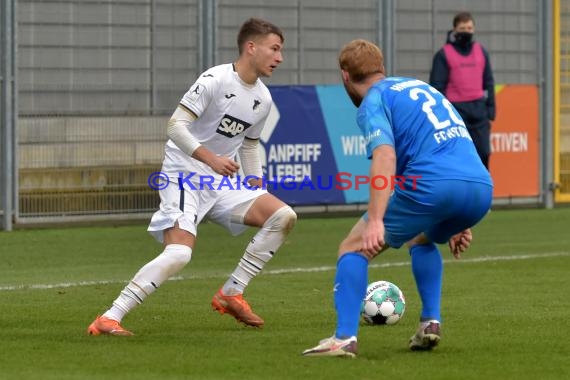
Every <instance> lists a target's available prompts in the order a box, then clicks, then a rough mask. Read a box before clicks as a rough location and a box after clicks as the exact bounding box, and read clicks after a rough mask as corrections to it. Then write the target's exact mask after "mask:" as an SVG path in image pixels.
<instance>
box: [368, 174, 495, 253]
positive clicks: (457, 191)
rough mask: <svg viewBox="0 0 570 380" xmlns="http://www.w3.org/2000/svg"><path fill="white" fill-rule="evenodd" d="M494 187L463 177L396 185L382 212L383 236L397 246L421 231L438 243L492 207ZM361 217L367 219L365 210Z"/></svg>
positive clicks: (479, 217)
mask: <svg viewBox="0 0 570 380" xmlns="http://www.w3.org/2000/svg"><path fill="white" fill-rule="evenodd" d="M492 200H493V187H492V186H491V185H488V184H484V183H479V182H471V181H463V180H441V181H426V180H424V181H418V183H417V188H416V189H415V190H412V189H400V188H399V187H396V189H395V190H394V193H393V194H392V196H391V197H390V200H389V202H388V207H387V209H386V213H385V215H384V229H385V235H384V240H385V241H386V243H388V244H389V245H390V247H393V248H400V247H401V246H402V245H403V244H405V243H406V242H408V241H410V240H411V239H413V238H414V237H416V236H417V235H419V234H420V233H422V232H423V233H425V234H426V235H427V237H428V238H429V239H430V240H431V241H433V242H435V243H438V244H443V243H447V242H448V241H449V239H450V238H451V237H452V236H453V235H455V234H457V233H459V232H461V231H463V230H465V229H467V228H470V227H473V226H474V225H475V224H477V223H478V222H479V221H480V220H481V219H482V218H483V217H484V216H485V215H486V214H487V212H488V211H489V209H490V208H491V202H492ZM363 218H364V219H365V220H368V214H367V213H366V214H364V216H363Z"/></svg>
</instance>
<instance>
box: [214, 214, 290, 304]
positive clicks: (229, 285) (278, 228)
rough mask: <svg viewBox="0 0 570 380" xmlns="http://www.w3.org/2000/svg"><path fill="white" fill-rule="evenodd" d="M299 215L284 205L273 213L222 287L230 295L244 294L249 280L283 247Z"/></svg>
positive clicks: (223, 291)
mask: <svg viewBox="0 0 570 380" xmlns="http://www.w3.org/2000/svg"><path fill="white" fill-rule="evenodd" d="M296 220H297V215H296V214H295V212H294V211H293V209H291V207H289V206H284V207H282V208H280V209H279V210H277V211H276V212H275V213H274V214H273V215H271V216H270V217H269V218H267V220H266V221H265V223H264V224H263V227H262V228H261V229H260V230H259V231H258V232H257V234H255V236H254V237H253V239H251V241H250V243H249V244H248V246H247V248H246V249H245V252H244V254H243V256H242V258H241V259H240V261H239V264H238V266H237V267H236V268H235V270H234V271H233V273H232V275H231V276H230V278H229V279H228V280H227V281H226V283H225V284H224V286H223V287H222V293H224V294H225V295H228V296H233V295H236V294H242V293H243V291H244V289H245V288H246V286H247V285H248V284H249V281H250V280H251V279H252V278H254V277H255V276H257V274H258V273H259V272H261V270H262V269H263V267H264V266H265V264H266V263H267V262H268V261H269V260H270V259H271V258H272V257H273V255H274V254H275V252H276V251H277V250H278V249H279V247H281V245H282V244H283V242H284V241H285V239H286V238H287V235H288V234H289V232H290V231H291V229H292V228H293V226H294V225H295V221H296Z"/></svg>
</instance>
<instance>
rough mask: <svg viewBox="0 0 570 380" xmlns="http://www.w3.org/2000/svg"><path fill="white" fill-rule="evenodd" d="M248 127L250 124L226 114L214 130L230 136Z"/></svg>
mask: <svg viewBox="0 0 570 380" xmlns="http://www.w3.org/2000/svg"><path fill="white" fill-rule="evenodd" d="M249 127H251V124H249V123H246V122H245V121H243V120H240V119H237V118H235V117H233V116H230V115H227V114H226V115H224V117H223V118H222V121H220V125H218V129H217V130H216V132H218V133H219V134H220V135H224V136H226V137H230V138H231V137H235V136H237V135H239V134H240V133H242V132H243V131H245V130H246V129H248V128H249Z"/></svg>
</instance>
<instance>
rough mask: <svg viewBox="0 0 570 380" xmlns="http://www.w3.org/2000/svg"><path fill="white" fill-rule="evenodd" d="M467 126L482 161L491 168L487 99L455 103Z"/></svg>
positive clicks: (489, 122) (489, 123)
mask: <svg viewBox="0 0 570 380" xmlns="http://www.w3.org/2000/svg"><path fill="white" fill-rule="evenodd" d="M453 106H454V107H455V108H456V109H457V111H458V112H459V114H460V115H461V118H462V119H463V121H465V126H466V127H467V130H468V131H469V134H470V135H471V138H472V139H473V143H474V144H475V149H477V154H479V157H480V158H481V162H483V165H485V167H486V168H487V169H489V156H491V121H490V120H489V116H488V112H487V106H486V105H485V100H484V99H481V100H475V101H472V102H462V103H453Z"/></svg>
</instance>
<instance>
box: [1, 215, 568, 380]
mask: <svg viewBox="0 0 570 380" xmlns="http://www.w3.org/2000/svg"><path fill="white" fill-rule="evenodd" d="M355 221H356V217H347V218H329V219H310V218H303V217H301V218H300V220H299V222H298V224H297V226H296V228H295V230H294V231H293V232H292V234H291V236H290V238H289V240H288V241H287V243H286V244H285V245H284V246H283V248H282V249H281V250H280V251H279V252H278V253H277V254H276V256H275V258H274V259H273V260H272V261H271V262H270V263H269V264H268V265H267V267H266V268H265V270H264V272H263V273H262V274H261V275H260V276H258V277H257V278H256V279H255V280H253V281H252V283H251V284H250V286H249V287H248V289H247V292H246V297H247V299H248V300H249V301H250V303H251V305H252V307H253V308H254V310H255V311H256V312H257V313H259V314H260V315H261V316H262V317H263V318H264V319H265V321H266V326H265V327H264V328H263V329H253V328H247V327H244V326H242V325H239V324H238V323H236V322H235V321H234V320H233V318H231V317H228V316H220V315H219V314H217V313H214V312H213V311H212V310H211V309H210V300H211V297H212V295H213V294H214V293H215V291H216V290H217V289H218V288H219V287H220V285H221V284H222V283H223V282H224V281H225V280H226V278H227V275H228V274H229V273H230V272H231V271H232V270H233V268H234V267H235V265H236V264H237V262H238V259H239V257H240V256H241V254H242V250H243V248H244V247H245V244H246V243H247V241H248V239H249V237H251V236H252V234H253V232H254V231H250V232H248V233H246V234H244V235H243V236H240V237H237V238H232V237H230V236H229V235H228V234H226V233H225V232H224V231H223V230H222V229H220V228H219V227H217V226H214V225H211V224H204V225H201V226H200V228H199V240H198V243H197V246H196V249H195V250H194V253H193V257H192V261H191V262H190V264H189V265H188V266H187V267H186V268H185V269H184V270H183V271H182V272H181V273H180V275H179V277H177V278H175V279H173V280H172V281H168V282H166V283H165V284H164V285H163V286H162V287H161V288H160V289H159V290H158V291H157V292H156V293H155V294H154V295H152V296H151V297H149V298H148V299H147V300H146V301H145V303H144V304H143V305H141V306H139V307H138V308H137V309H135V310H134V311H133V312H132V313H130V314H129V315H128V316H127V317H126V318H125V320H124V325H125V327H127V328H129V329H131V330H132V331H133V332H134V333H135V334H136V336H134V337H129V338H118V337H108V336H101V337H90V336H87V335H86V334H85V331H86V328H87V326H88V324H89V323H90V322H91V321H92V319H93V318H94V317H95V316H96V315H97V314H99V313H101V312H103V311H104V310H105V309H106V308H107V307H108V306H109V305H110V303H111V302H112V300H113V299H114V298H115V297H116V296H117V294H118V292H119V291H120V290H121V289H122V287H123V286H124V284H125V283H126V281H127V280H129V279H130V278H131V276H132V275H133V274H134V273H135V271H136V270H138V269H139V267H140V266H141V265H143V264H144V263H146V262H147V261H149V260H150V259H151V258H152V257H154V256H155V255H156V254H157V253H158V252H159V251H160V246H159V245H158V244H157V243H155V242H154V241H153V240H152V238H151V237H150V236H149V235H148V234H147V233H146V232H145V229H146V226H145V225H131V226H122V227H92V228H87V227H81V228H57V229H39V230H18V231H15V232H11V233H6V232H4V233H0V259H1V264H0V379H26V380H28V379H30V380H31V379H42V380H46V379H58V380H61V379H244V380H250V379H295V380H301V379H517V380H521V379H563V378H570V339H568V331H569V328H570V324H569V322H568V321H569V320H570V209H566V208H564V209H555V210H510V211H493V212H492V213H490V214H489V215H488V216H487V218H486V219H485V220H484V221H483V222H482V223H481V224H480V225H479V226H477V227H476V228H475V230H474V234H475V238H474V242H473V245H472V248H471V249H470V250H469V251H468V252H467V253H466V254H464V255H463V256H464V257H463V259H462V260H460V261H456V260H453V259H452V256H451V254H449V251H448V250H447V249H446V247H442V252H443V254H444V259H445V260H446V264H445V277H444V290H443V293H444V296H443V305H442V306H443V324H442V334H443V335H442V341H441V344H440V346H439V347H437V348H436V349H435V350H434V351H432V352H411V351H409V350H408V349H407V341H408V338H409V337H410V336H411V335H412V333H413V332H414V330H415V328H416V325H417V320H418V315H419V309H420V304H419V299H418V295H417V292H416V290H415V286H414V282H413V279H412V275H411V270H410V265H409V257H408V254H407V251H406V250H404V249H400V250H390V251H388V252H385V253H384V254H383V255H381V256H380V257H378V258H376V260H375V261H374V262H373V263H372V266H371V268H370V272H369V273H370V275H369V279H370V281H375V280H388V281H391V282H394V283H395V284H397V285H398V286H399V287H400V288H401V289H402V290H403V292H404V294H405V296H406V301H407V307H406V313H405V315H404V317H403V319H402V320H401V321H400V322H399V323H398V324H396V325H394V326H364V325H363V326H362V327H361V329H360V333H359V356H358V357H357V358H356V359H355V360H349V359H338V358H306V357H302V356H301V355H300V353H301V351H302V350H303V349H305V348H308V347H311V346H313V345H315V344H316V343H317V342H318V340H319V339H322V338H325V337H327V336H330V335H331V334H332V333H333V331H334V326H335V313H334V308H333V299H332V282H333V278H334V267H335V264H336V247H337V245H338V243H339V242H340V240H341V239H342V237H343V236H344V235H345V234H346V232H347V231H348V230H349V229H350V227H351V226H352V224H353V223H354V222H355Z"/></svg>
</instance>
